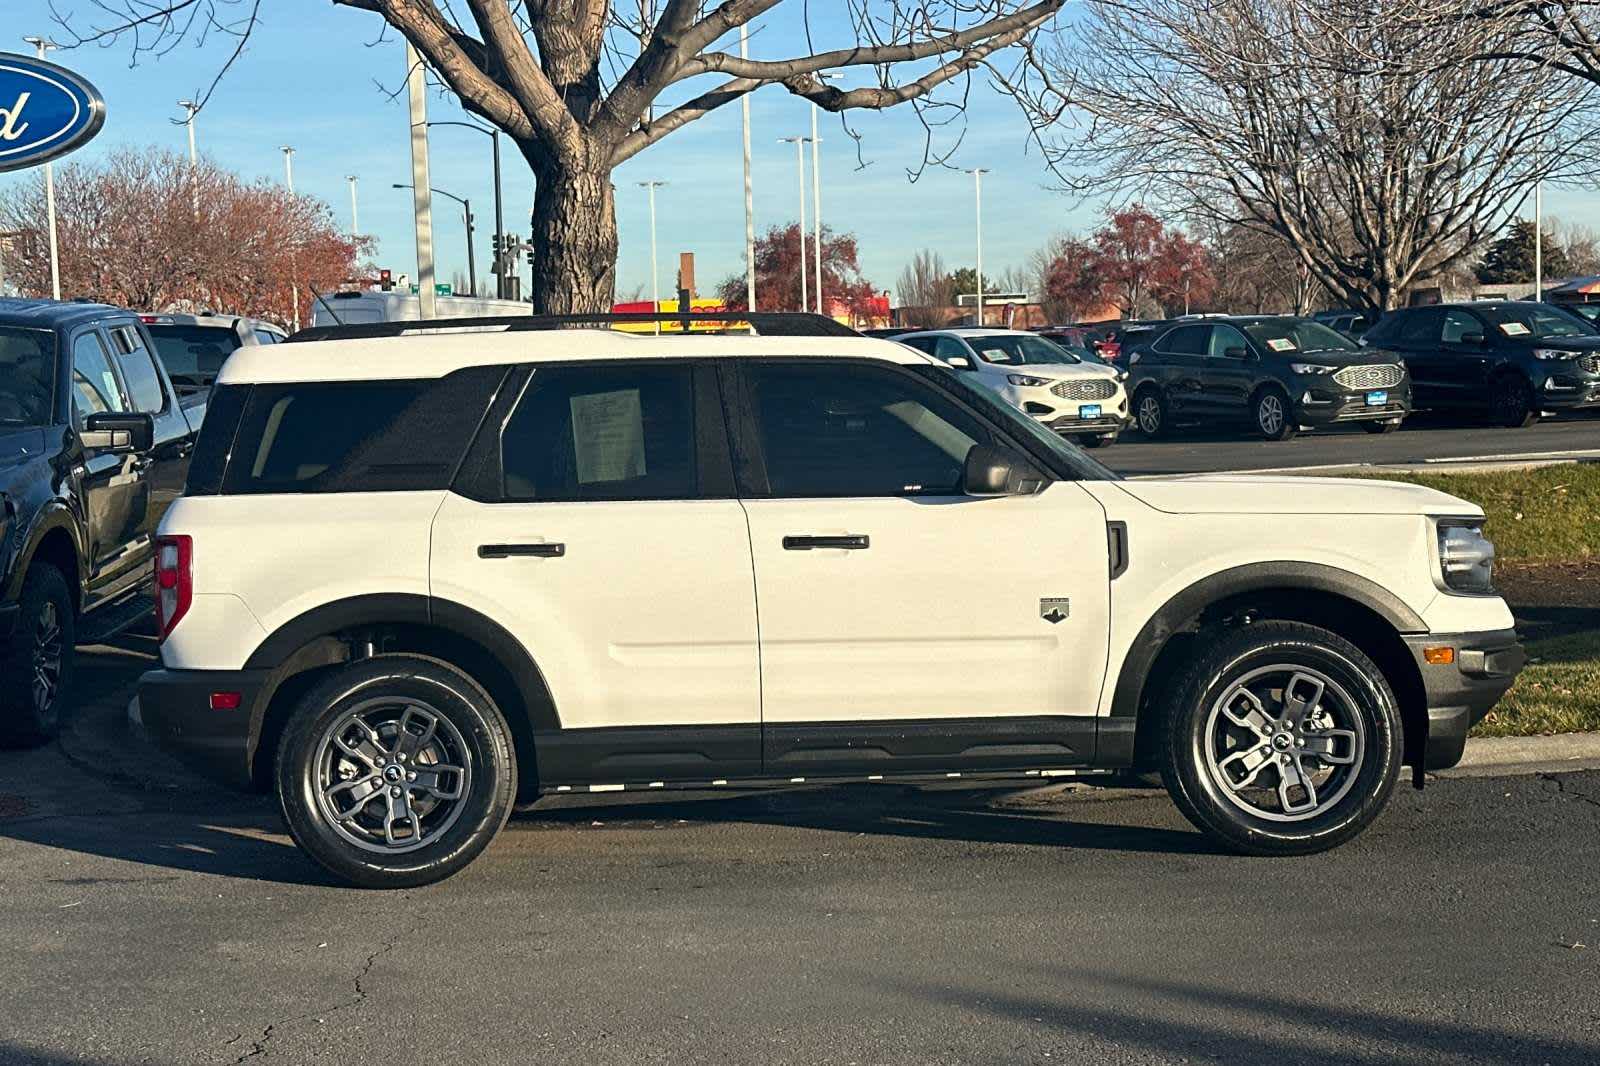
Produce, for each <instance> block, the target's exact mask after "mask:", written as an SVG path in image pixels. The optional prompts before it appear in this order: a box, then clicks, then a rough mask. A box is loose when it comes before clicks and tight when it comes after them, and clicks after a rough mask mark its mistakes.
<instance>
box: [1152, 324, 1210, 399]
mask: <svg viewBox="0 0 1600 1066" xmlns="http://www.w3.org/2000/svg"><path fill="white" fill-rule="evenodd" d="M1210 336H1211V327H1210V326H1179V327H1178V328H1177V329H1174V330H1172V331H1171V332H1170V333H1168V334H1167V335H1166V336H1164V337H1162V338H1161V341H1160V348H1161V351H1162V356H1161V359H1162V364H1163V369H1162V374H1161V378H1162V384H1163V386H1164V387H1165V389H1166V393H1167V403H1168V404H1169V405H1170V406H1171V408H1172V409H1173V410H1174V411H1179V412H1182V413H1184V414H1188V415H1195V414H1205V413H1206V412H1207V410H1208V408H1207V405H1206V397H1205V387H1204V383H1203V381H1202V379H1201V373H1202V371H1204V369H1205V353H1206V341H1207V338H1209V337H1210Z"/></svg>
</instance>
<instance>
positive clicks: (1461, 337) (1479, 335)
mask: <svg viewBox="0 0 1600 1066" xmlns="http://www.w3.org/2000/svg"><path fill="white" fill-rule="evenodd" d="M1469 337H1470V338H1472V343H1481V342H1482V341H1483V323H1482V322H1479V321H1478V319H1477V318H1476V317H1474V316H1473V315H1469V314H1467V313H1466V312H1465V311H1455V310H1451V311H1446V312H1445V315H1444V329H1443V332H1442V333H1441V335H1440V339H1441V340H1442V341H1443V342H1444V343H1445V344H1466V343H1468V338H1469Z"/></svg>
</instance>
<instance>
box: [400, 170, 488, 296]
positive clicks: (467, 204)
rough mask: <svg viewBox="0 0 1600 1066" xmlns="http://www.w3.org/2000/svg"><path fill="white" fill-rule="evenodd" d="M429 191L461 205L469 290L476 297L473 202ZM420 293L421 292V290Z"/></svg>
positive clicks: (470, 294) (476, 272)
mask: <svg viewBox="0 0 1600 1066" xmlns="http://www.w3.org/2000/svg"><path fill="white" fill-rule="evenodd" d="M394 188H396V189H413V191H415V190H414V187H413V186H410V185H403V184H401V183H399V182H396V183H395V184H394ZM428 191H429V192H430V193H433V194H435V195H437V196H443V197H444V198H445V199H446V200H454V201H455V202H456V203H458V204H460V205H461V219H462V221H463V222H465V223H466V226H467V288H469V289H471V290H472V291H471V292H470V293H468V295H469V296H476V295H478V268H477V266H476V265H474V262H473V256H474V254H475V253H474V252H473V250H472V221H473V220H472V201H471V200H469V199H467V198H466V197H464V196H457V195H456V194H455V193H453V192H445V191H444V190H443V189H433V188H430V189H429V190H428ZM418 291H419V292H420V291H421V290H418Z"/></svg>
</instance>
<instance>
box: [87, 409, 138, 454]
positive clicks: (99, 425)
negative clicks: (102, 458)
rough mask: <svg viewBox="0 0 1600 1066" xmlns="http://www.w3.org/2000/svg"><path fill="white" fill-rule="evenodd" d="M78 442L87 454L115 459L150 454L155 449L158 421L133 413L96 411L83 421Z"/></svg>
mask: <svg viewBox="0 0 1600 1066" xmlns="http://www.w3.org/2000/svg"><path fill="white" fill-rule="evenodd" d="M78 440H79V442H80V443H82V445H83V447H84V449H85V450H87V451H99V452H110V453H111V454H113V455H127V454H130V453H135V454H136V453H139V452H147V451H149V450H150V449H151V448H153V447H155V442H156V420H155V419H154V418H152V417H151V416H150V415H148V414H144V413H142V412H134V411H97V412H95V413H94V414H92V415H90V416H89V417H87V418H85V419H84V420H83V432H82V433H80V434H78Z"/></svg>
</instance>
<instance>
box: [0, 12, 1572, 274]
mask: <svg viewBox="0 0 1600 1066" xmlns="http://www.w3.org/2000/svg"><path fill="white" fill-rule="evenodd" d="M18 4H19V0H9V2H8V4H7V7H8V8H11V9H12V11H13V14H12V15H10V16H8V17H7V18H6V19H5V20H4V24H5V26H6V28H7V30H8V31H9V32H11V33H15V34H16V35H17V37H18V38H19V39H18V40H17V41H5V40H0V49H6V50H16V51H25V50H27V46H26V45H23V44H22V43H21V40H20V38H21V37H22V36H26V35H33V34H41V33H42V34H44V35H47V36H48V35H54V36H56V37H58V38H59V37H61V33H60V31H59V29H58V28H57V27H56V26H55V25H54V23H53V22H52V20H51V15H50V7H49V4H48V3H47V0H20V8H21V10H20V11H18V10H16V7H17V6H18ZM791 6H793V5H782V6H780V8H779V9H777V10H778V11H779V12H783V11H785V10H786V9H788V8H790V7H791ZM57 7H58V9H60V10H62V11H65V12H69V13H79V15H80V17H87V16H89V15H92V14H93V11H92V5H91V4H90V3H89V2H88V0H57ZM263 8H264V9H265V11H266V14H265V15H264V20H265V21H264V25H262V26H261V27H260V28H259V29H258V31H257V33H256V35H255V37H254V38H253V39H252V42H251V45H250V47H249V49H248V50H247V51H246V53H245V54H244V56H243V57H242V58H241V59H240V60H239V62H238V63H237V64H236V65H235V67H234V69H233V70H232V71H231V72H230V73H229V75H228V76H227V78H226V79H225V80H224V81H223V83H222V85H221V86H220V88H219V89H218V90H217V92H216V93H215V95H214V96H213V97H212V99H211V102H210V104H209V106H208V107H207V108H206V110H205V111H204V112H202V113H201V115H200V117H199V119H198V122H197V136H198V139H199V143H200V150H201V151H202V152H203V153H205V154H207V155H209V156H211V157H212V158H213V159H215V160H216V161H217V162H219V163H220V164H222V165H224V166H226V167H228V168H230V169H233V170H236V171H238V172H240V173H242V174H244V175H246V176H251V177H255V176H265V177H270V178H273V179H275V180H281V179H282V177H283V169H284V168H283V155H282V153H281V152H280V151H279V146H280V145H283V144H292V145H293V146H294V147H295V149H296V153H295V157H294V175H295V187H296V189H297V190H299V191H301V192H306V193H312V194H315V195H317V196H319V197H321V198H323V199H324V200H326V201H328V203H329V204H330V205H331V206H332V208H333V210H334V213H335V217H336V218H338V219H339V220H340V221H341V222H343V223H344V224H346V225H348V223H349V213H350V206H349V202H350V201H349V191H348V185H347V183H346V182H345V175H347V174H356V175H358V176H359V178H360V214H361V228H362V230H363V231H364V232H366V233H369V234H371V235H373V236H374V237H376V238H377V240H378V251H377V255H376V257H375V258H376V262H377V264H378V265H379V266H386V267H390V268H391V269H393V270H395V271H396V273H401V272H404V273H410V274H414V272H415V262H416V260H415V246H414V243H413V235H412V227H411V212H410V199H409V197H410V193H409V192H406V191H403V190H394V189H392V188H390V186H391V185H392V184H393V183H395V182H407V181H409V180H410V156H409V147H408V140H407V137H408V125H407V118H406V109H405V103H404V98H403V97H402V98H400V99H396V100H391V99H389V98H388V97H387V95H386V92H385V91H384V90H385V89H387V90H393V89H395V88H398V87H399V84H400V81H401V79H402V77H403V74H404V50H403V46H402V45H401V43H400V42H399V40H398V38H396V37H395V35H393V34H392V33H391V34H390V35H389V36H388V39H387V40H385V41H383V42H382V43H379V44H375V45H374V44H372V42H373V41H374V40H376V39H377V38H378V36H379V30H380V20H379V19H378V17H377V16H376V15H372V14H369V13H366V12H360V11H353V10H349V9H346V8H338V7H333V6H332V5H330V4H328V3H326V2H325V0H274V2H273V3H271V4H265V5H263ZM815 22H820V23H823V25H821V26H819V27H818V34H819V36H818V39H817V42H816V43H817V46H818V47H819V48H821V47H832V46H835V45H836V44H838V43H842V42H840V41H839V40H838V38H837V32H835V33H833V34H829V33H828V30H829V27H828V26H827V25H826V23H825V17H824V16H822V15H817V16H816V19H815ZM85 24H87V23H85ZM814 24H815V23H814ZM802 30H803V27H801V26H800V25H799V24H798V23H797V22H795V21H794V18H793V16H792V15H775V16H774V17H771V18H768V19H767V20H765V21H764V22H759V23H757V24H756V25H755V26H754V27H753V30H752V35H751V55H752V57H754V58H778V57H780V55H789V54H794V52H795V51H796V50H798V51H802V52H803V51H804V44H803V37H801V32H802ZM769 42H773V43H770V44H769ZM779 43H782V44H783V45H784V47H783V49H782V50H781V51H780V50H779V48H778V44H779ZM225 47H226V46H225V45H224V43H223V42H221V41H220V40H213V41H212V42H210V43H209V44H207V45H206V46H204V47H197V46H196V45H195V44H193V43H184V44H181V45H179V46H178V47H177V48H176V49H174V50H173V51H171V52H169V53H168V54H167V55H165V56H161V57H154V56H141V57H140V58H139V63H138V65H137V66H136V67H135V66H130V60H131V59H132V56H131V50H130V48H129V46H128V45H127V44H126V43H117V44H112V45H108V46H106V47H98V46H89V47H85V48H79V49H75V50H71V51H62V52H57V53H54V54H53V55H52V58H53V59H55V60H56V61H57V62H60V63H62V64H64V65H66V66H68V67H70V68H72V69H74V70H76V71H78V72H79V73H81V74H83V75H84V76H86V77H87V78H88V79H89V80H90V81H92V82H93V83H94V84H95V85H96V86H97V87H98V88H99V89H100V90H101V92H102V93H103V94H104V95H105V97H106V101H107V121H106V126H105V129H104V130H103V131H102V132H101V134H100V136H99V138H98V139H97V140H96V141H95V142H93V143H92V144H91V145H89V146H88V147H86V148H84V149H83V150H82V152H81V156H82V157H93V156H95V155H97V154H99V153H103V152H104V151H106V150H108V149H109V148H112V147H114V146H117V145H121V144H150V143H155V144H166V145H170V146H171V147H172V148H173V149H174V150H180V151H181V150H187V141H186V139H185V134H184V130H183V127H182V126H181V125H175V124H173V121H172V120H173V119H175V118H177V117H179V115H180V114H181V112H180V109H179V108H178V107H177V106H176V101H178V100H180V99H185V98H192V97H193V96H194V94H195V93H196V92H198V91H201V90H203V88H204V87H205V85H207V84H209V82H210V80H211V78H212V76H213V75H214V74H215V72H216V69H217V67H218V64H219V62H220V61H221V59H222V58H223V55H224V48H225ZM736 48H737V43H736V41H735V42H734V44H733V45H732V46H730V50H735V49H736ZM380 83H381V85H382V88H380ZM846 84H852V83H850V82H847V83H846ZM684 95H685V94H684V93H683V92H682V91H680V92H678V93H677V94H676V95H675V97H673V98H669V99H668V100H667V101H666V102H667V103H669V104H670V103H672V102H674V100H675V99H681V98H682V97H683V96H684ZM429 108H430V111H429V117H430V118H431V119H460V118H462V117H464V116H463V115H462V113H461V111H460V109H459V108H457V107H456V106H455V105H454V103H453V102H451V101H449V100H447V99H445V98H442V97H440V96H437V95H436V96H433V97H432V98H431V99H430V101H429ZM810 122H811V115H810V105H809V104H807V103H805V102H804V101H801V100H799V99H797V98H794V97H792V96H790V95H789V94H787V93H786V92H784V91H783V90H782V89H781V88H775V87H769V88H767V89H763V90H761V91H760V92H758V93H756V94H754V95H753V96H752V98H751V123H752V131H751V147H752V155H753V161H754V186H755V218H756V227H757V231H758V232H761V231H763V230H765V229H766V228H767V227H768V226H769V225H775V224H783V223H787V222H791V221H793V220H794V219H795V217H796V213H797V206H798V205H797V201H798V198H799V190H798V188H797V177H796V172H795V161H794V148H793V146H792V145H787V144H779V143H777V139H778V138H779V137H785V136H793V135H795V134H807V135H809V133H810ZM850 122H851V125H852V127H853V128H855V129H856V131H857V132H859V133H860V134H861V135H862V137H863V138H864V139H863V143H862V155H863V156H864V158H865V159H866V160H867V162H868V163H869V165H868V166H867V167H865V168H864V169H858V164H857V159H856V150H855V146H854V145H853V144H852V143H851V141H850V139H849V138H848V137H847V136H846V135H845V134H844V132H843V131H842V130H841V129H840V126H839V119H838V118H837V116H829V115H826V114H824V115H823V116H822V118H821V123H822V125H821V130H822V141H823V143H822V173H823V189H822V199H823V205H822V206H823V218H824V221H825V222H827V224H828V225H829V226H830V227H832V228H835V229H837V230H841V231H847V232H852V233H854V234H855V235H856V236H857V238H858V239H859V244H860V250H861V265H862V268H863V271H864V273H865V275H866V276H867V278H869V279H870V280H871V281H872V282H874V283H875V284H876V285H877V286H878V287H879V288H890V287H892V286H893V284H894V280H895V278H896V276H897V275H898V274H899V272H900V268H901V267H902V266H903V265H904V263H905V262H906V260H907V259H908V258H909V257H910V256H911V254H912V253H913V252H915V251H917V250H918V249H920V248H924V247H927V248H933V249H935V250H937V251H939V252H940V253H941V254H942V255H943V256H944V258H945V260H946V262H947V263H949V264H950V265H951V266H952V267H955V266H960V265H971V263H972V260H973V251H974V238H975V234H974V219H973V190H972V178H971V177H970V176H969V175H967V174H964V173H960V172H957V171H951V170H940V169H935V170H930V171H928V172H926V173H924V174H923V175H922V177H921V178H920V179H919V180H917V181H916V182H915V183H912V182H911V181H910V180H909V179H908V177H907V174H906V169H907V168H908V167H909V166H912V165H914V164H915V163H916V162H917V160H919V159H920V158H921V151H922V148H921V145H922V135H923V134H922V128H921V126H920V125H919V123H918V122H917V120H916V118H915V116H914V115H913V114H912V113H911V112H910V111H909V110H908V109H906V108H896V109H890V110H888V111H885V112H882V113H869V112H853V113H852V114H851V116H850ZM740 143H741V123H740V112H739V108H738V106H737V105H729V106H728V107H725V108H723V109H722V110H720V111H718V112H716V113H713V114H712V115H709V116H707V117H706V118H704V119H702V120H700V121H699V122H697V123H693V124H691V125H690V126H688V127H685V128H684V129H682V130H680V131H678V132H676V133H674V134H672V135H671V136H670V137H668V138H666V139H665V140H663V141H662V142H660V143H659V144H657V145H655V146H654V147H652V148H649V149H646V150H645V151H644V152H643V153H641V154H640V155H638V156H636V157H635V158H634V159H632V160H630V161H629V162H627V163H626V164H624V165H623V166H622V167H620V168H618V170H617V171H616V173H615V182H616V186H617V220H618V225H619V229H620V233H621V252H620V255H619V259H618V291H619V293H626V292H628V291H629V290H632V289H633V288H635V287H639V288H642V289H643V290H645V292H646V293H647V294H648V290H649V282H650V234H649V216H648V210H647V205H646V199H645V190H643V189H641V188H638V187H637V186H636V185H635V183H636V182H638V181H642V180H645V179H654V180H664V181H666V182H668V185H667V186H666V187H665V188H662V189H660V190H658V192H657V197H658V199H657V233H658V241H659V244H660V252H661V279H662V285H663V287H664V288H665V287H667V286H670V284H671V282H672V272H673V270H674V269H675V267H676V261H677V260H676V256H677V253H678V252H680V251H693V252H695V253H696V268H697V274H698V277H699V287H700V289H701V290H702V291H706V290H709V289H711V288H712V287H714V285H715V284H716V283H717V282H718V281H720V280H721V279H722V278H724V277H726V276H728V275H730V274H734V273H739V272H742V270H743V254H744V210H743V195H744V194H743V175H742V170H741V166H740ZM431 144H432V168H433V184H434V185H435V187H437V188H440V189H444V190H447V191H449V192H453V193H455V194H457V195H459V196H465V197H467V198H469V199H471V200H472V202H473V210H474V214H475V215H476V216H477V232H476V238H477V258H478V261H479V262H478V269H479V273H480V277H487V274H488V261H489V254H490V253H489V236H490V234H491V233H492V232H493V229H494V222H493V206H492V205H493V194H492V189H493V185H492V178H491V170H490V165H489V140H488V138H487V137H483V136H480V135H478V134H475V133H473V132H471V131H468V130H461V129H451V128H444V129H435V130H434V131H433V135H432V141H431ZM503 151H504V154H505V166H504V170H505V179H506V180H505V203H506V224H507V228H508V229H511V230H518V231H522V232H524V233H525V232H526V229H527V217H528V209H529V205H530V203H531V197H532V181H531V179H530V177H529V174H528V171H527V168H526V166H525V164H523V162H522V160H521V158H520V156H518V155H517V154H516V152H515V151H514V149H512V148H511V146H510V145H509V143H505V142H503ZM808 158H809V149H808ZM951 162H952V163H953V165H955V166H960V167H975V166H981V167H988V168H990V169H991V170H992V173H989V174H986V175H984V184H983V200H984V266H985V270H986V272H989V273H993V272H998V271H1000V270H1003V269H1004V268H1006V267H1009V266H1020V265H1022V264H1023V262H1024V261H1025V260H1026V258H1027V256H1028V254H1029V253H1030V252H1031V251H1032V250H1033V249H1034V248H1036V247H1038V246H1039V245H1040V244H1042V243H1043V242H1044V240H1045V239H1046V238H1047V237H1049V236H1050V235H1051V234H1053V233H1056V232H1060V231H1064V230H1078V231H1084V230H1088V229H1091V228H1093V226H1094V224H1095V222H1096V220H1097V218H1098V215H1099V207H1098V206H1097V205H1094V204H1078V203H1075V202H1074V201H1073V200H1071V199H1069V198H1068V197H1066V196H1063V195H1062V194H1060V193H1058V192H1054V191H1052V189H1051V185H1052V179H1051V176H1050V174H1049V173H1048V172H1047V170H1046V168H1045V166H1044V163H1043V161H1042V160H1041V158H1040V156H1039V154H1038V151H1037V150H1036V149H1033V150H1030V148H1029V145H1028V143H1027V124H1026V122H1025V121H1024V119H1023V117H1022V114H1021V112H1020V111H1019V110H1018V108H1017V107H1016V105H1015V104H1014V103H1012V102H1011V101H1009V100H1007V99H1005V98H1003V97H1000V96H998V95H997V94H995V93H994V92H992V91H990V90H988V89H987V88H985V87H983V86H981V85H978V86H975V88H974V92H973V96H972V105H971V107H970V109H969V113H968V118H967V131H966V136H965V139H964V140H963V142H962V144H961V146H960V149H959V150H958V152H957V154H956V155H955V157H954V158H953V159H952V161H951ZM17 179H18V176H17V175H0V187H3V186H4V185H5V184H6V183H8V182H10V181H15V180H17ZM809 188H810V178H809V176H808V177H807V192H808V195H809ZM1546 200H1547V210H1548V211H1549V212H1551V213H1552V214H1561V215H1562V216H1563V217H1570V218H1573V219H1574V220H1576V221H1591V222H1592V221H1594V220H1595V211H1594V207H1593V204H1592V203H1589V202H1587V201H1592V196H1589V197H1585V196H1583V195H1581V194H1573V193H1552V194H1550V195H1548V196H1547V198H1546ZM434 211H435V241H436V246H437V248H438V255H439V276H440V277H441V278H449V277H450V276H451V275H452V274H453V273H454V272H455V271H457V270H460V271H462V272H465V266H466V250H465V239H464V235H463V229H462V223H461V216H460V211H459V208H457V206H456V205H455V204H453V203H451V202H450V201H448V200H443V199H439V198H436V199H435V202H434ZM807 212H808V214H809V212H810V205H809V202H808V204H807ZM1584 216H1588V217H1584ZM480 283H481V282H480Z"/></svg>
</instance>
